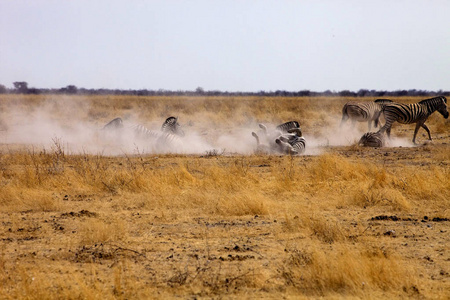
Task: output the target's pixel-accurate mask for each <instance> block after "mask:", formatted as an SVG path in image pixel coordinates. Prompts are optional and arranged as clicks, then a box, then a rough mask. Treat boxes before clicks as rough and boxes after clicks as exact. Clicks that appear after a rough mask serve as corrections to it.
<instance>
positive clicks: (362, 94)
mask: <svg viewBox="0 0 450 300" xmlns="http://www.w3.org/2000/svg"><path fill="white" fill-rule="evenodd" d="M356 95H357V96H358V97H365V96H369V90H366V89H360V90H359V91H358V92H357V93H356Z"/></svg>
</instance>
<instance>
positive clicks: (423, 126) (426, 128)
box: [422, 124, 432, 141]
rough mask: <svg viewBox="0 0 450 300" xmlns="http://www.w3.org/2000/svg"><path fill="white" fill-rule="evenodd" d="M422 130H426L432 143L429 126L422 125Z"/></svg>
mask: <svg viewBox="0 0 450 300" xmlns="http://www.w3.org/2000/svg"><path fill="white" fill-rule="evenodd" d="M422 128H423V129H425V130H426V131H427V132H428V139H429V140H430V141H432V139H431V133H430V129H428V126H427V125H425V124H422Z"/></svg>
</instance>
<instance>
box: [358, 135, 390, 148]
mask: <svg viewBox="0 0 450 300" xmlns="http://www.w3.org/2000/svg"><path fill="white" fill-rule="evenodd" d="M358 145H359V146H363V147H385V146H386V140H385V138H384V134H383V133H381V132H366V133H364V135H363V136H362V137H361V139H360V140H359V142H358Z"/></svg>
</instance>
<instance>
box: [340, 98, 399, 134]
mask: <svg viewBox="0 0 450 300" xmlns="http://www.w3.org/2000/svg"><path fill="white" fill-rule="evenodd" d="M388 103H393V101H391V100H388V99H377V100H375V101H373V102H347V103H345V105H344V107H343V108H342V120H341V125H340V127H342V125H343V124H344V123H345V121H347V120H348V119H350V120H351V121H352V125H353V126H355V122H356V121H358V122H368V125H369V131H370V129H371V128H372V122H374V126H375V128H377V127H378V124H379V122H380V116H381V112H382V110H383V107H384V106H385V105H386V104H388Z"/></svg>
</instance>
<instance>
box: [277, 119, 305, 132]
mask: <svg viewBox="0 0 450 300" xmlns="http://www.w3.org/2000/svg"><path fill="white" fill-rule="evenodd" d="M294 128H300V123H299V122H297V121H289V122H286V123H283V124H280V125H278V126H277V127H276V128H275V129H276V130H277V131H279V132H281V133H287V132H289V130H291V129H294Z"/></svg>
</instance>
